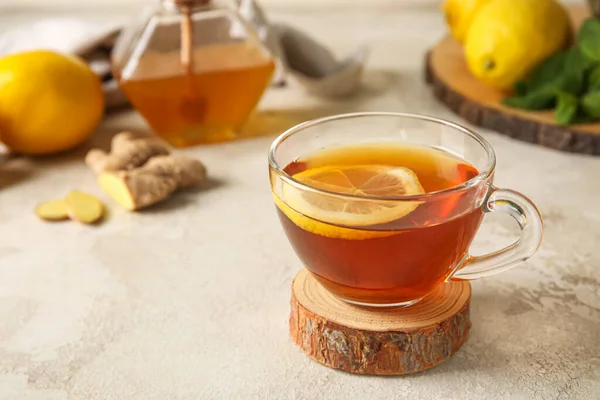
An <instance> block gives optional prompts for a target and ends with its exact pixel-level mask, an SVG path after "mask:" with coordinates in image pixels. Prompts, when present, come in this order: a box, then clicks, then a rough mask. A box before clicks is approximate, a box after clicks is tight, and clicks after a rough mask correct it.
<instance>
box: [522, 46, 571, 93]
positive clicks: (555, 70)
mask: <svg viewBox="0 0 600 400" xmlns="http://www.w3.org/2000/svg"><path fill="white" fill-rule="evenodd" d="M568 57H569V52H568V51H561V52H558V53H555V54H553V55H551V56H550V57H548V58H547V59H545V60H544V61H542V63H541V64H540V65H538V66H537V67H536V68H534V70H533V71H532V72H531V73H530V74H529V77H528V78H527V79H525V80H523V81H520V82H517V84H516V85H515V93H517V94H518V95H524V94H527V93H529V92H532V91H534V90H537V89H540V88H542V87H544V86H547V85H548V82H551V81H553V80H555V79H556V77H557V76H560V75H562V73H563V71H564V69H565V64H566V61H567V58H568ZM571 57H572V56H571Z"/></svg>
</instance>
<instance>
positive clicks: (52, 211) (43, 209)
mask: <svg viewBox="0 0 600 400" xmlns="http://www.w3.org/2000/svg"><path fill="white" fill-rule="evenodd" d="M35 215H37V216H38V217H40V218H41V219H43V220H46V221H64V220H65V219H69V214H68V213H67V203H65V201H64V200H52V201H47V202H45V203H42V204H38V205H37V206H36V207H35Z"/></svg>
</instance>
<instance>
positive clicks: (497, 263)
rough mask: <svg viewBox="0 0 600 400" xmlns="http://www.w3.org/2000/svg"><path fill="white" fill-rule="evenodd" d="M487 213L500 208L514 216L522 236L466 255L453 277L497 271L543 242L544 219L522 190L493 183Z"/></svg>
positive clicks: (477, 277) (525, 257) (500, 270)
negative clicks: (497, 247) (478, 253)
mask: <svg viewBox="0 0 600 400" xmlns="http://www.w3.org/2000/svg"><path fill="white" fill-rule="evenodd" d="M482 207H483V211H484V212H485V213H488V212H501V213H506V214H508V215H510V216H511V217H513V218H514V219H515V220H516V221H517V223H518V224H519V227H520V228H521V237H520V238H519V239H518V240H517V241H516V242H514V243H513V244H511V245H509V246H507V247H505V248H503V249H501V250H498V251H495V252H493V253H490V254H486V255H483V256H477V257H474V256H470V255H467V256H466V257H465V258H463V261H462V262H461V263H460V264H459V265H458V266H457V268H456V269H455V270H454V273H453V274H452V275H451V277H450V280H471V279H479V278H484V277H486V276H491V275H495V274H497V273H500V272H503V271H506V270H507V269H510V268H512V267H514V266H515V265H516V264H518V263H520V262H521V261H525V260H527V259H528V258H529V257H531V256H532V255H533V254H534V253H535V252H536V251H537V249H538V248H539V247H540V245H541V243H542V233H543V230H544V222H543V221H542V216H541V214H540V212H539V211H538V209H537V207H536V206H535V205H534V204H533V202H532V201H531V200H529V199H528V198H527V197H525V196H524V195H522V194H521V193H519V192H515V191H514V190H508V189H496V188H494V187H491V193H490V195H489V196H488V198H487V201H486V202H485V204H484V205H483V206H482Z"/></svg>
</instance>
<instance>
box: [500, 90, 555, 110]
mask: <svg viewBox="0 0 600 400" xmlns="http://www.w3.org/2000/svg"><path fill="white" fill-rule="evenodd" d="M555 99H556V92H555V91H554V90H550V89H546V88H541V89H540V90H538V91H535V92H531V93H528V94H526V95H524V96H513V97H506V98H505V99H504V100H502V104H504V105H506V106H509V107H513V108H522V109H524V110H547V109H550V108H552V107H554V104H555Z"/></svg>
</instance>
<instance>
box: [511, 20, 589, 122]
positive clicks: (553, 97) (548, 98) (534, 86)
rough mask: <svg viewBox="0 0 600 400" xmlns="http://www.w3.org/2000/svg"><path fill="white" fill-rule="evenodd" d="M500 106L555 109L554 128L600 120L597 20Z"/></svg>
mask: <svg viewBox="0 0 600 400" xmlns="http://www.w3.org/2000/svg"><path fill="white" fill-rule="evenodd" d="M514 91H515V95H514V96H511V97H507V98H505V99H504V100H503V101H502V103H503V104H505V105H507V106H509V107H514V108H521V109H525V110H550V109H554V118H555V120H556V123H557V124H560V125H568V124H572V123H582V122H590V121H594V120H596V119H598V120H600V20H598V19H595V18H590V19H588V20H586V21H585V22H584V23H583V25H582V26H581V29H580V31H579V34H578V37H577V44H576V45H575V46H573V47H571V48H569V49H567V50H565V51H561V52H558V53H556V54H554V55H552V56H550V57H549V58H547V59H546V60H545V61H543V62H542V63H541V64H540V65H539V66H538V67H537V68H535V69H534V70H533V71H532V72H531V74H530V75H529V76H528V77H527V79H524V80H522V81H520V82H517V83H516V84H515V87H514Z"/></svg>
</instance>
